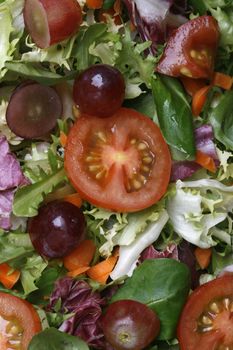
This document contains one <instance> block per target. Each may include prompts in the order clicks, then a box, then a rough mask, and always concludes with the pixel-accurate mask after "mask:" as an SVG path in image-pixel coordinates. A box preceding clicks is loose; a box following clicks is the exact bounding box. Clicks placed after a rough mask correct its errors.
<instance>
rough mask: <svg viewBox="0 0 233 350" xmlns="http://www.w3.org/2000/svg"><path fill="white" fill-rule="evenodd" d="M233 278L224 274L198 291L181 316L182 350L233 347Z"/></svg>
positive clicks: (221, 349)
mask: <svg viewBox="0 0 233 350" xmlns="http://www.w3.org/2000/svg"><path fill="white" fill-rule="evenodd" d="M232 312H233V275H225V276H223V277H219V278H217V279H215V280H213V281H211V282H208V283H206V284H204V285H202V286H200V287H199V288H197V289H196V290H195V291H194V292H193V293H192V294H191V295H190V297H189V299H188V301H187V303H186V305H185V307H184V309H183V311H182V314H181V317H180V321H179V325H178V339H179V342H180V349H181V350H196V349H202V350H224V349H232V348H233V333H232V329H233V317H232Z"/></svg>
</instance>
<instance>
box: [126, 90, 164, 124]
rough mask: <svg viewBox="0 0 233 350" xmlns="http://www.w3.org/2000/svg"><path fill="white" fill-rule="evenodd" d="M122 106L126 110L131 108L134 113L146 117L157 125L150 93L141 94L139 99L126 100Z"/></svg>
mask: <svg viewBox="0 0 233 350" xmlns="http://www.w3.org/2000/svg"><path fill="white" fill-rule="evenodd" d="M124 106H125V107H128V108H133V109H135V110H136V111H138V112H140V113H142V114H145V115H147V116H148V117H149V118H151V119H152V120H153V121H154V122H155V123H156V124H158V118H157V114H156V108H155V103H154V98H153V96H152V94H151V93H150V92H147V93H145V94H141V95H140V96H139V97H137V98H134V99H132V100H126V101H125V102H124Z"/></svg>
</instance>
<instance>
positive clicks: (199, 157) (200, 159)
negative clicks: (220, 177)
mask: <svg viewBox="0 0 233 350" xmlns="http://www.w3.org/2000/svg"><path fill="white" fill-rule="evenodd" d="M195 161H196V163H198V164H199V165H201V166H202V167H203V168H205V169H207V170H209V171H211V172H212V173H215V171H216V165H215V162H214V159H213V158H212V157H210V156H209V155H208V154H205V153H203V152H201V151H199V150H197V152H196V160H195Z"/></svg>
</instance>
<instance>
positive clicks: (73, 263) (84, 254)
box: [63, 239, 96, 271]
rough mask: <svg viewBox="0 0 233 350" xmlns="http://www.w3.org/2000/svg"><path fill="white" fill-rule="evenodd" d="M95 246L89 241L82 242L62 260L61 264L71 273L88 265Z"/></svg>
mask: <svg viewBox="0 0 233 350" xmlns="http://www.w3.org/2000/svg"><path fill="white" fill-rule="evenodd" d="M95 251H96V246H95V244H94V242H93V241H92V240H90V239H86V240H84V241H82V242H81V243H80V244H79V245H78V246H77V247H76V248H75V249H74V250H72V252H71V253H70V254H68V255H66V256H65V257H64V258H63V263H64V266H65V268H66V269H67V270H68V271H73V270H76V269H78V268H81V267H87V266H89V265H90V263H91V261H92V259H93V257H94V254H95Z"/></svg>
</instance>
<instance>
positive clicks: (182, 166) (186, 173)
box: [170, 124, 219, 182]
mask: <svg viewBox="0 0 233 350" xmlns="http://www.w3.org/2000/svg"><path fill="white" fill-rule="evenodd" d="M194 136H195V144H196V149H197V150H199V151H201V152H203V153H205V154H207V155H208V156H210V157H211V158H213V159H214V161H215V164H216V166H218V165H219V159H218V155H217V152H216V148H215V144H214V132H213V128H212V126H211V125H209V124H205V125H202V126H200V127H199V128H196V129H195V130H194ZM199 169H201V166H200V165H199V164H197V163H195V162H194V161H179V162H173V164H172V171H171V179H170V181H171V182H175V181H177V180H184V179H186V178H188V177H190V176H192V175H193V174H194V173H195V172H196V171H197V170H199Z"/></svg>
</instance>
